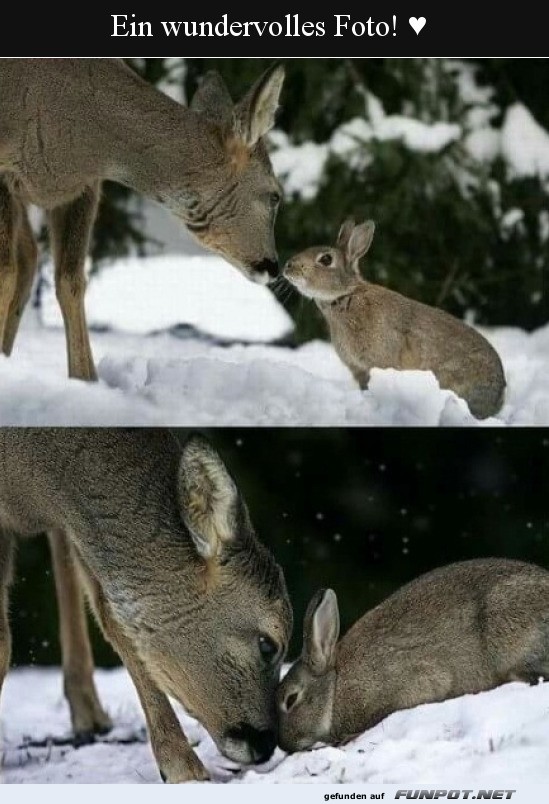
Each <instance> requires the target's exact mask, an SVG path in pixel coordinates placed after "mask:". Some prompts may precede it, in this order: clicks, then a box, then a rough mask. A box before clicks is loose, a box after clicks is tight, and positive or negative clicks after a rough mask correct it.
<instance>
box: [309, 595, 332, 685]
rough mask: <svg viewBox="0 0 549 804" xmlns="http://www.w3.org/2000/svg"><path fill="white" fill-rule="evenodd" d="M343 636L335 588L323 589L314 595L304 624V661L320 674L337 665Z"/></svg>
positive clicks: (314, 671)
mask: <svg viewBox="0 0 549 804" xmlns="http://www.w3.org/2000/svg"><path fill="white" fill-rule="evenodd" d="M338 637H339V608H338V605H337V597H336V593H335V592H334V591H333V590H332V589H320V590H319V591H318V592H317V593H316V594H315V595H314V597H313V598H312V600H311V602H310V603H309V606H308V608H307V612H306V614H305V621H304V625H303V653H302V658H303V661H304V662H305V663H306V664H307V665H308V666H309V668H310V669H311V671H312V672H313V673H314V674H315V675H317V676H321V675H324V673H326V672H327V671H328V670H330V669H331V668H332V667H333V666H334V662H335V653H336V644H337V640H338Z"/></svg>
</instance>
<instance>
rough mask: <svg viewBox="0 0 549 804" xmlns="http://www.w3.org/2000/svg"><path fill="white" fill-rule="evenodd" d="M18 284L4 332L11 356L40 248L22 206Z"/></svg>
mask: <svg viewBox="0 0 549 804" xmlns="http://www.w3.org/2000/svg"><path fill="white" fill-rule="evenodd" d="M16 260H17V284H16V286H15V293H14V296H13V298H12V300H11V304H10V308H9V312H8V317H7V321H6V328H5V332H4V344H3V347H4V352H5V354H6V355H10V354H11V352H12V349H13V344H14V342H15V338H16V335H17V331H18V329H19V324H20V323H21V318H22V316H23V311H24V310H25V306H26V304H27V302H28V300H29V298H30V295H31V291H32V285H33V282H34V276H35V274H36V268H37V265H38V248H37V245H36V240H35V237H34V233H33V231H32V228H31V225H30V222H29V218H28V215H27V211H26V209H25V208H24V207H23V205H21V229H20V232H19V237H18V238H17V244H16Z"/></svg>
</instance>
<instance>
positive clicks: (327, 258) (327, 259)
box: [318, 253, 334, 268]
mask: <svg viewBox="0 0 549 804" xmlns="http://www.w3.org/2000/svg"><path fill="white" fill-rule="evenodd" d="M318 261H319V263H320V264H321V265H325V266H326V268H329V267H330V265H332V264H333V261H334V259H333V257H332V255H331V254H328V253H326V254H322V256H321V257H319V258H318Z"/></svg>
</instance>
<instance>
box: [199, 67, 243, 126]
mask: <svg viewBox="0 0 549 804" xmlns="http://www.w3.org/2000/svg"><path fill="white" fill-rule="evenodd" d="M190 108H191V109H192V110H193V112H198V113H199V114H203V115H204V116H205V117H207V118H208V119H209V120H212V122H214V123H219V124H221V123H224V122H226V121H227V120H229V119H230V117H231V114H232V111H233V99H232V98H231V96H230V94H229V90H228V89H227V85H226V84H225V81H224V80H223V79H222V77H221V75H220V74H219V73H218V72H217V70H210V71H209V72H207V73H206V75H204V76H203V78H202V79H201V81H200V84H199V86H198V89H197V90H196V92H195V93H194V96H193V99H192V101H191V105H190Z"/></svg>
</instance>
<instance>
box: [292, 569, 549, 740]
mask: <svg viewBox="0 0 549 804" xmlns="http://www.w3.org/2000/svg"><path fill="white" fill-rule="evenodd" d="M338 635H339V614H338V607H337V598H336V596H335V593H334V592H333V591H332V590H331V589H326V590H321V591H320V592H318V593H317V594H316V595H315V596H314V597H313V599H312V601H311V602H310V604H309V607H308V609H307V613H306V615H305V624H304V635H303V652H302V654H301V657H300V658H299V659H298V660H297V662H295V664H294V665H293V666H292V667H291V668H290V670H289V672H288V673H287V675H286V676H285V677H284V679H283V680H282V682H281V684H280V686H279V689H278V693H277V696H278V697H277V702H278V712H279V744H280V746H281V748H283V749H284V750H285V751H300V750H303V749H306V748H309V747H310V746H312V745H313V744H314V743H316V742H319V741H320V742H324V743H341V742H344V741H345V740H347V739H349V738H351V737H353V736H355V735H357V734H359V733H361V732H363V731H365V730H366V729H369V728H371V727H372V726H374V725H375V724H376V723H378V722H379V721H380V720H382V719H383V718H384V717H386V716H387V715H389V714H390V713H391V712H395V711H396V710H399V709H407V708H410V707H413V706H418V705H419V704H424V703H429V702H432V701H443V700H445V699H447V698H453V697H456V696H458V695H464V694H466V693H475V692H480V691H482V690H488V689H491V688H493V687H496V686H498V685H499V684H503V683H505V682H507V681H525V682H528V683H531V684H535V683H537V682H538V681H539V679H540V677H549V572H547V571H546V570H544V569H541V568H540V567H536V566H534V565H532V564H525V563H522V562H519V561H508V560H504V559H482V560H473V561H464V562H461V563H457V564H450V565H449V566H446V567H442V568H440V569H436V570H434V571H433V572H428V573H427V574H426V575H422V576H420V577H419V578H417V579H415V580H414V581H412V582H411V583H408V584H406V585H405V586H403V587H402V588H401V589H399V590H398V591H397V592H395V593H394V594H393V595H391V596H390V597H389V598H387V600H385V601H383V602H382V603H381V604H380V605H378V606H376V608H374V609H372V610H371V611H369V612H367V613H366V614H365V615H364V617H362V619H361V620H359V621H358V622H357V623H355V625H354V626H353V627H352V628H351V629H350V630H349V631H348V632H347V633H346V635H345V636H344V637H343V639H342V640H341V641H340V642H339V643H338V642H337V639H338Z"/></svg>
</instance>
